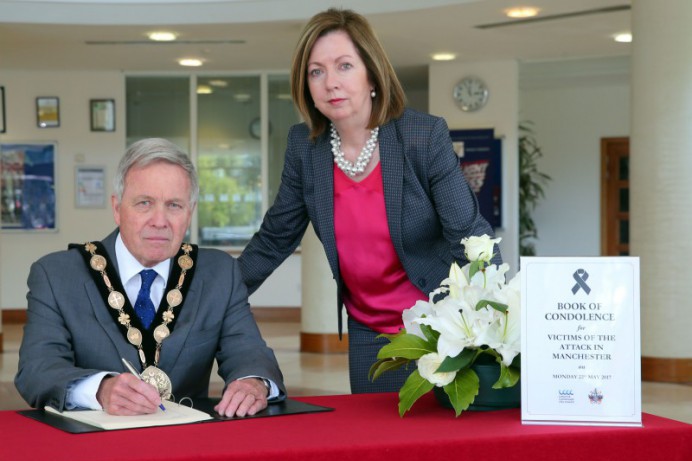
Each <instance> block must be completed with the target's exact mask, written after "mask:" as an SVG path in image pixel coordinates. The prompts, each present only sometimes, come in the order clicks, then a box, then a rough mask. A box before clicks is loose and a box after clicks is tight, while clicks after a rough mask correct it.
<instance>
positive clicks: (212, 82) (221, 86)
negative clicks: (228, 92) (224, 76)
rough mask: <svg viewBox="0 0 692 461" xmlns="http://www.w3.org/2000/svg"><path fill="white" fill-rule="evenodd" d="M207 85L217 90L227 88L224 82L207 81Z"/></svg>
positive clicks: (226, 83)
mask: <svg viewBox="0 0 692 461" xmlns="http://www.w3.org/2000/svg"><path fill="white" fill-rule="evenodd" d="M209 84H210V85H211V86H215V87H217V88H226V87H227V86H228V82H227V81H226V80H209Z"/></svg>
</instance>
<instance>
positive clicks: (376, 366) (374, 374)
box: [368, 357, 410, 381]
mask: <svg viewBox="0 0 692 461" xmlns="http://www.w3.org/2000/svg"><path fill="white" fill-rule="evenodd" d="M409 362H410V360H409V359H404V358H400V357H398V358H394V359H382V360H378V361H377V362H375V363H373V364H372V366H371V367H370V371H369V372H368V378H370V381H375V380H376V379H377V378H379V377H380V375H381V374H382V373H384V372H385V371H392V370H396V369H398V368H401V367H402V366H403V365H406V364H408V363H409Z"/></svg>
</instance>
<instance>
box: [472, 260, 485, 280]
mask: <svg viewBox="0 0 692 461" xmlns="http://www.w3.org/2000/svg"><path fill="white" fill-rule="evenodd" d="M483 268H485V263H484V262H483V261H471V264H470V265H469V281H470V280H471V279H472V278H473V276H474V275H476V272H478V271H479V270H481V269H483Z"/></svg>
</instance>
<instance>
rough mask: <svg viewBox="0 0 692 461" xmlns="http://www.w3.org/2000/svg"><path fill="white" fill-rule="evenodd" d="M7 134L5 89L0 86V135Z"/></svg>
mask: <svg viewBox="0 0 692 461" xmlns="http://www.w3.org/2000/svg"><path fill="white" fill-rule="evenodd" d="M5 132H7V127H6V126H5V87H4V86H0V133H5Z"/></svg>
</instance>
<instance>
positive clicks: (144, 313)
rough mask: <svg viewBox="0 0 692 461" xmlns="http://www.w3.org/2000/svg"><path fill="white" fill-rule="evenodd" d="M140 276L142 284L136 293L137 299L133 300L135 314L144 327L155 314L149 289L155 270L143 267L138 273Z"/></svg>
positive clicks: (146, 326) (147, 326)
mask: <svg viewBox="0 0 692 461" xmlns="http://www.w3.org/2000/svg"><path fill="white" fill-rule="evenodd" d="M139 275H140V277H142V286H141V288H140V289H139V293H138V294H137V301H136V302H135V312H136V313H137V316H138V317H139V319H140V320H141V321H142V325H144V328H147V329H148V328H149V325H151V322H152V321H153V320H154V316H155V315H156V309H155V308H154V303H153V302H151V294H150V292H149V289H150V288H151V284H152V283H153V282H154V279H155V278H156V271H155V270H153V269H145V270H143V271H142V272H140V273H139Z"/></svg>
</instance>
